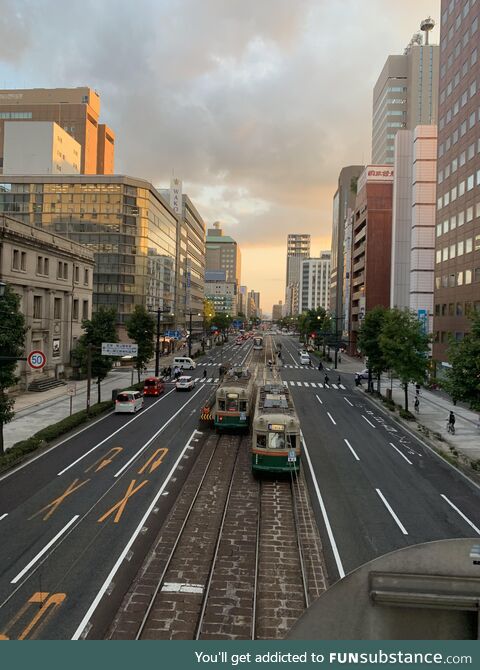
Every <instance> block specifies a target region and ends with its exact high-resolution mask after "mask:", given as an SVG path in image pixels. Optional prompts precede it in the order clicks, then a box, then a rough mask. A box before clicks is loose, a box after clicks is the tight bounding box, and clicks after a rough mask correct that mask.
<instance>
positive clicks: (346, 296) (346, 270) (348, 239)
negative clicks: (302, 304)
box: [330, 208, 355, 340]
mask: <svg viewBox="0 0 480 670" xmlns="http://www.w3.org/2000/svg"><path fill="white" fill-rule="evenodd" d="M354 219H355V217H354V212H353V209H350V208H349V209H348V210H347V213H346V216H345V230H344V237H343V292H342V294H343V312H342V318H341V321H340V322H339V321H338V320H335V329H336V334H338V335H340V334H341V336H342V337H343V339H345V340H348V334H349V333H350V330H351V329H350V308H351V293H352V239H353V235H352V232H353V222H354ZM330 276H331V272H330ZM330 295H331V293H330Z"/></svg>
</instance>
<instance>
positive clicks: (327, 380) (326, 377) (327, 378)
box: [325, 375, 330, 386]
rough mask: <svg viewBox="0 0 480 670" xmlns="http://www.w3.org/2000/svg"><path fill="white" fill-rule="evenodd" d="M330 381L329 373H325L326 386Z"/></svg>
mask: <svg viewBox="0 0 480 670" xmlns="http://www.w3.org/2000/svg"><path fill="white" fill-rule="evenodd" d="M329 381H330V379H329V377H328V375H325V386H328V382H329Z"/></svg>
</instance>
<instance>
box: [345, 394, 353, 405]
mask: <svg viewBox="0 0 480 670" xmlns="http://www.w3.org/2000/svg"><path fill="white" fill-rule="evenodd" d="M343 399H344V400H345V402H348V404H349V405H350V407H353V403H352V402H350V400H349V399H348V398H345V396H343Z"/></svg>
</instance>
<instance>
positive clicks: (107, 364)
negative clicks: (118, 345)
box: [73, 307, 118, 402]
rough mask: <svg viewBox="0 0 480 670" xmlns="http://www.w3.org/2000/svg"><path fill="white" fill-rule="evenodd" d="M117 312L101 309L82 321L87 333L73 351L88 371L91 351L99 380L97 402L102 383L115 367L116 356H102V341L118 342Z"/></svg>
mask: <svg viewBox="0 0 480 670" xmlns="http://www.w3.org/2000/svg"><path fill="white" fill-rule="evenodd" d="M116 321H117V312H116V310H115V309H114V308H111V309H108V308H105V307H100V309H99V310H98V311H97V312H95V313H94V314H93V315H92V318H91V319H84V320H83V321H82V328H83V330H84V331H85V333H84V334H83V335H82V336H81V337H80V339H79V340H78V344H77V346H76V348H75V350H74V352H73V355H74V357H75V359H76V360H77V361H78V363H79V365H80V367H81V369H82V371H83V372H84V373H86V372H87V367H88V350H89V348H90V351H91V360H92V377H96V382H97V397H98V400H97V402H101V386H100V385H101V383H102V381H103V380H104V379H105V377H106V376H107V375H108V373H109V372H110V370H111V369H112V367H113V362H114V360H115V359H114V358H113V357H111V356H102V342H118V335H117V328H116V325H115V324H116Z"/></svg>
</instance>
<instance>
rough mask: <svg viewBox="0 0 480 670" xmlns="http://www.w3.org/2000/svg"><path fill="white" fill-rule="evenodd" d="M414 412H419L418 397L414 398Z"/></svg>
mask: <svg viewBox="0 0 480 670" xmlns="http://www.w3.org/2000/svg"><path fill="white" fill-rule="evenodd" d="M414 407H415V411H416V412H417V413H418V412H419V411H420V400H419V398H418V395H416V396H415V405H414Z"/></svg>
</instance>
